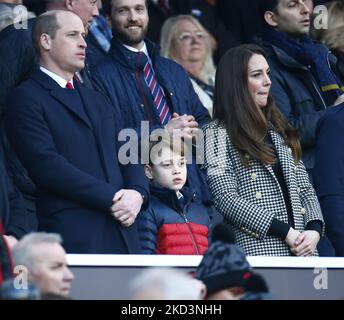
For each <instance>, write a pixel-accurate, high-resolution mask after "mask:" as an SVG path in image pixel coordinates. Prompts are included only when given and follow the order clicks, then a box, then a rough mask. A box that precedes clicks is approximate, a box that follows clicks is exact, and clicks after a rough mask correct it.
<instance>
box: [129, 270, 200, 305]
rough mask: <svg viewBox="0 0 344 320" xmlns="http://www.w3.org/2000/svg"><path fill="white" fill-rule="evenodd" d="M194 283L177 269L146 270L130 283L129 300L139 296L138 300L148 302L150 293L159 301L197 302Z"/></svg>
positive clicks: (193, 280) (197, 292)
mask: <svg viewBox="0 0 344 320" xmlns="http://www.w3.org/2000/svg"><path fill="white" fill-rule="evenodd" d="M195 281H196V280H195V279H192V278H191V277H189V276H188V275H187V274H185V273H184V272H182V271H180V270H177V269H173V268H148V269H146V270H144V271H142V272H141V273H140V274H139V275H138V276H136V277H135V278H134V279H133V280H132V281H131V282H130V284H129V293H130V296H131V298H135V296H136V295H140V299H148V300H149V296H150V295H151V294H152V291H153V292H156V293H158V294H159V298H158V299H160V300H199V299H200V290H199V289H198V288H197V286H196V285H195ZM146 294H147V296H146Z"/></svg>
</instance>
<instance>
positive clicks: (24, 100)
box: [5, 89, 118, 210]
mask: <svg viewBox="0 0 344 320" xmlns="http://www.w3.org/2000/svg"><path fill="white" fill-rule="evenodd" d="M16 97H20V99H19V100H18V99H16ZM8 103H9V105H10V106H11V108H8V109H7V110H8V112H7V113H6V117H5V125H6V129H7V134H8V138H9V140H10V142H11V143H12V145H13V147H14V149H15V151H16V152H17V154H18V156H19V158H20V160H21V161H22V163H23V165H24V166H25V167H26V168H27V170H28V172H29V174H30V176H31V177H32V179H33V180H34V182H35V184H36V185H37V187H38V188H41V189H44V190H46V191H48V192H51V193H54V194H56V195H58V196H61V197H64V198H65V199H68V200H71V201H75V202H77V203H79V204H80V205H83V206H88V207H93V208H97V209H100V210H109V208H110V207H111V204H112V199H113V197H114V194H115V193H116V192H117V191H118V190H117V189H116V188H115V187H113V186H112V185H110V184H108V183H106V182H104V181H102V180H99V179H97V178H95V177H93V176H92V175H90V174H88V173H85V172H83V171H82V170H80V169H79V168H77V167H76V166H74V165H73V164H72V163H70V162H69V161H67V160H66V158H64V157H63V156H61V155H60V154H59V153H58V152H57V150H56V148H55V143H54V140H53V137H52V136H51V133H50V130H49V128H48V125H47V123H46V121H45V119H44V114H43V110H42V107H41V103H42V102H40V101H37V99H36V98H35V97H33V95H32V94H31V93H29V92H26V91H25V90H23V89H17V90H15V91H14V92H13V94H12V95H11V99H10V100H9V101H8ZM62 125H63V124H62ZM85 156H87V155H85Z"/></svg>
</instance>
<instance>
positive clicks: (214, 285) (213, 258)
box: [195, 223, 268, 294]
mask: <svg viewBox="0 0 344 320" xmlns="http://www.w3.org/2000/svg"><path fill="white" fill-rule="evenodd" d="M195 277H196V278H197V279H199V280H201V281H203V282H204V284H205V285H206V287H207V292H208V294H210V293H214V292H217V291H220V290H223V289H226V288H230V287H242V288H244V289H245V291H253V292H267V291H268V289H267V286H266V284H265V281H264V279H263V278H262V277H260V276H258V275H256V274H254V273H253V271H252V268H251V266H250V264H249V262H248V261H247V259H246V256H245V253H244V251H243V250H242V249H241V248H240V247H239V246H237V245H236V244H234V233H233V230H232V228H231V227H230V226H229V225H228V224H224V223H219V224H217V225H216V226H215V227H214V230H213V233H212V244H211V246H210V247H209V249H208V251H207V252H206V253H205V255H204V256H203V259H202V261H201V263H200V264H199V266H198V268H197V270H196V274H195Z"/></svg>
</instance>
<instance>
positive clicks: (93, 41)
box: [86, 0, 112, 68]
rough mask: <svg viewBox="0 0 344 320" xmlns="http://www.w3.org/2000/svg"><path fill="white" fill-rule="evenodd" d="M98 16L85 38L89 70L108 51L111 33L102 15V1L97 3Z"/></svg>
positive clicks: (108, 23)
mask: <svg viewBox="0 0 344 320" xmlns="http://www.w3.org/2000/svg"><path fill="white" fill-rule="evenodd" d="M97 6H98V10H99V16H97V17H94V19H93V21H92V24H91V26H90V28H89V32H88V34H87V37H86V43H87V49H86V52H87V64H88V66H89V67H90V68H92V67H94V66H95V65H96V64H97V63H98V62H100V61H101V60H102V59H103V58H104V57H105V56H106V54H107V53H108V52H109V50H110V42H111V39H112V31H111V27H110V24H111V23H110V22H108V21H107V20H106V18H105V16H104V15H103V10H102V8H103V6H102V1H101V0H98V2H97Z"/></svg>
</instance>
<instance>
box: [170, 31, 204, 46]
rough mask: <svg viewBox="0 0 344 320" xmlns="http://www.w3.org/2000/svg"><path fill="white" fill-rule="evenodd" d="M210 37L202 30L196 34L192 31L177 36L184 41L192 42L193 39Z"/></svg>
mask: <svg viewBox="0 0 344 320" xmlns="http://www.w3.org/2000/svg"><path fill="white" fill-rule="evenodd" d="M207 37H208V35H207V34H205V33H204V32H202V31H199V32H196V33H195V34H193V33H190V32H184V33H182V34H180V35H179V36H177V39H178V40H180V41H182V42H184V43H191V42H192V40H193V39H197V40H201V41H203V40H205V39H206V38H207Z"/></svg>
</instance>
